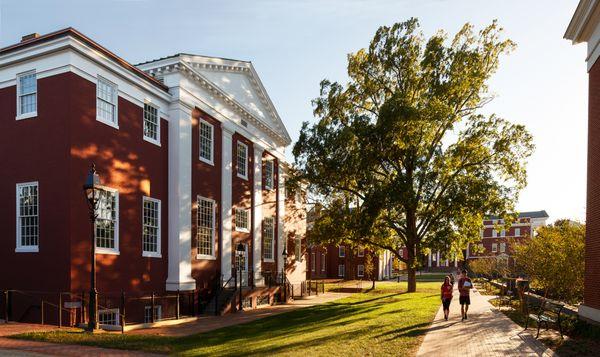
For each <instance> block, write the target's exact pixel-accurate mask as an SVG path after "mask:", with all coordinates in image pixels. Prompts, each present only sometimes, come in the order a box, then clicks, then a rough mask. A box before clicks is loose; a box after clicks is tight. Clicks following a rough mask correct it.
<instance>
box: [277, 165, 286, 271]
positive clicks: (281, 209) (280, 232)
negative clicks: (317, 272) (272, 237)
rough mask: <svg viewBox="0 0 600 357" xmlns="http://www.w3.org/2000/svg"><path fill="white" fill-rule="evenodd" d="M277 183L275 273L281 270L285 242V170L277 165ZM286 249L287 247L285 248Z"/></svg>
mask: <svg viewBox="0 0 600 357" xmlns="http://www.w3.org/2000/svg"><path fill="white" fill-rule="evenodd" d="M278 176H279V182H278V186H277V208H278V211H277V212H278V214H277V271H278V272H279V271H281V270H282V269H283V257H282V256H281V254H282V253H283V245H284V241H285V227H284V223H283V217H285V178H284V176H285V169H284V167H283V165H282V164H281V163H280V164H279V174H278ZM286 248H287V247H286Z"/></svg>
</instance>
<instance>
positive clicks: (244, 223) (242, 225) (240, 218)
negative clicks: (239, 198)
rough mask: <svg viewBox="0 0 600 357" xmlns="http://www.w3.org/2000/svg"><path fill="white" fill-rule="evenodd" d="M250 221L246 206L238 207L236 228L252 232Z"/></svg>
mask: <svg viewBox="0 0 600 357" xmlns="http://www.w3.org/2000/svg"><path fill="white" fill-rule="evenodd" d="M248 222H249V221H248V210H247V209H244V208H236V209H235V230H236V231H238V232H250V229H249V227H250V224H249V223H248Z"/></svg>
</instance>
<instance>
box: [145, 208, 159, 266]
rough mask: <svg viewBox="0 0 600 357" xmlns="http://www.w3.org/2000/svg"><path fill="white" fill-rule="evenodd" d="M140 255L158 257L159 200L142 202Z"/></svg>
mask: <svg viewBox="0 0 600 357" xmlns="http://www.w3.org/2000/svg"><path fill="white" fill-rule="evenodd" d="M142 205H143V208H142V219H143V222H142V225H143V228H142V255H144V256H153V257H159V256H160V200H156V199H153V198H150V197H144V198H143V200H142Z"/></svg>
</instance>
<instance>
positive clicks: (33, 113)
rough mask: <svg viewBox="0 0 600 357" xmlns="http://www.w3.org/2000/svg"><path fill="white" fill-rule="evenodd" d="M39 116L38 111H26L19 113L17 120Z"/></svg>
mask: <svg viewBox="0 0 600 357" xmlns="http://www.w3.org/2000/svg"><path fill="white" fill-rule="evenodd" d="M35 117H37V112H31V113H25V114H20V115H17V116H16V118H15V120H23V119H30V118H35Z"/></svg>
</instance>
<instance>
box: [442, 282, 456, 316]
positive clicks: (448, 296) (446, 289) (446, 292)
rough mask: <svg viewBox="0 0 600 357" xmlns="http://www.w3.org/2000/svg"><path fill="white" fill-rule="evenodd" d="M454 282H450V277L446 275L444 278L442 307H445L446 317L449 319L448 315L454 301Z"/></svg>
mask: <svg viewBox="0 0 600 357" xmlns="http://www.w3.org/2000/svg"><path fill="white" fill-rule="evenodd" d="M452 289H453V286H452V283H451V282H450V277H449V276H446V277H445V278H444V283H443V284H442V289H441V290H442V307H443V309H444V319H445V320H446V321H448V315H450V303H451V302H452Z"/></svg>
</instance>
